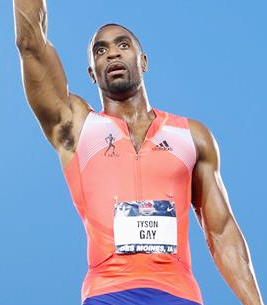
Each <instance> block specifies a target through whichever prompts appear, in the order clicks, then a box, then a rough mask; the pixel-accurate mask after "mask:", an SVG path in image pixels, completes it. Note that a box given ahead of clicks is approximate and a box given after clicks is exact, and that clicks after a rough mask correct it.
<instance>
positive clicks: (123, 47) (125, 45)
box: [119, 42, 129, 49]
mask: <svg viewBox="0 0 267 305" xmlns="http://www.w3.org/2000/svg"><path fill="white" fill-rule="evenodd" d="M119 48H120V49H128V48H129V44H128V43H127V42H122V43H121V44H120V45H119Z"/></svg>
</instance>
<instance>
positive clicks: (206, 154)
mask: <svg viewBox="0 0 267 305" xmlns="http://www.w3.org/2000/svg"><path fill="white" fill-rule="evenodd" d="M187 120H188V126H189V129H190V132H191V135H192V138H193V141H194V144H195V147H196V151H197V160H199V161H200V160H210V161H213V162H216V163H218V161H219V147H218V144H217V141H216V139H215V137H214V135H213V133H212V132H211V130H210V129H209V128H207V127H206V126H205V125H204V124H203V123H201V122H199V121H196V120H192V119H187Z"/></svg>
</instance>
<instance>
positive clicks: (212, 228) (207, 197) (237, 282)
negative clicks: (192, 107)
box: [190, 121, 263, 305]
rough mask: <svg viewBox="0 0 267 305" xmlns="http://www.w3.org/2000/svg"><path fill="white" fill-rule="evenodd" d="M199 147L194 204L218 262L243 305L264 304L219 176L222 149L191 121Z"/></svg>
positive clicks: (200, 125) (193, 196)
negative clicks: (220, 151)
mask: <svg viewBox="0 0 267 305" xmlns="http://www.w3.org/2000/svg"><path fill="white" fill-rule="evenodd" d="M190 129H191V132H192V135H193V139H194V142H195V144H196V148H197V154H198V157H197V163H196V166H195V168H194V171H193V181H192V203H193V206H194V209H195V212H196V215H197V217H198V220H199V223H200V225H201V227H202V229H203V231H204V234H205V237H206V240H207V243H208V247H209V250H210V252H211V254H212V256H213V258H214V261H215V264H216V266H217V267H218V269H219V271H220V272H221V274H222V275H223V277H224V278H225V280H226V282H227V283H228V285H229V286H230V287H231V289H232V290H233V291H234V293H235V294H236V295H237V297H238V298H239V299H240V301H241V302H242V303H243V304H244V305H252V304H253V305H263V301H262V299H261V296H260V292H259V288H258V285H257V281H256V277H255V274H254V270H253V266H252V262H251V259H250V254H249V250H248V247H247V244H246V241H245V239H244V237H243V235H242V233H241V231H240V229H239V227H238V225H237V223H236V221H235V218H234V216H233V213H232V210H231V207H230V204H229V200H228V196H227V192H226V190H225V187H224V185H223V182H222V179H221V175H220V159H219V150H218V146H217V144H216V141H215V139H214V138H213V136H212V135H211V133H210V132H209V131H208V130H207V129H206V128H205V127H204V126H203V125H202V124H200V123H198V122H195V121H190Z"/></svg>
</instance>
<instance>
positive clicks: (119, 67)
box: [106, 62, 126, 75]
mask: <svg viewBox="0 0 267 305" xmlns="http://www.w3.org/2000/svg"><path fill="white" fill-rule="evenodd" d="M106 71H107V74H109V75H118V74H122V73H124V72H125V71H126V67H125V66H124V64H122V63H120V62H114V63H111V64H109V65H108V67H107V70H106Z"/></svg>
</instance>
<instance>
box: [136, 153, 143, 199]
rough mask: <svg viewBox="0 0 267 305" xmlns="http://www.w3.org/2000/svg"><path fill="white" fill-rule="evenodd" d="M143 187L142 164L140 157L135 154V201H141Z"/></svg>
mask: <svg viewBox="0 0 267 305" xmlns="http://www.w3.org/2000/svg"><path fill="white" fill-rule="evenodd" d="M141 198H142V186H141V164H140V155H139V154H138V153H137V152H135V199H136V200H141Z"/></svg>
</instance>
